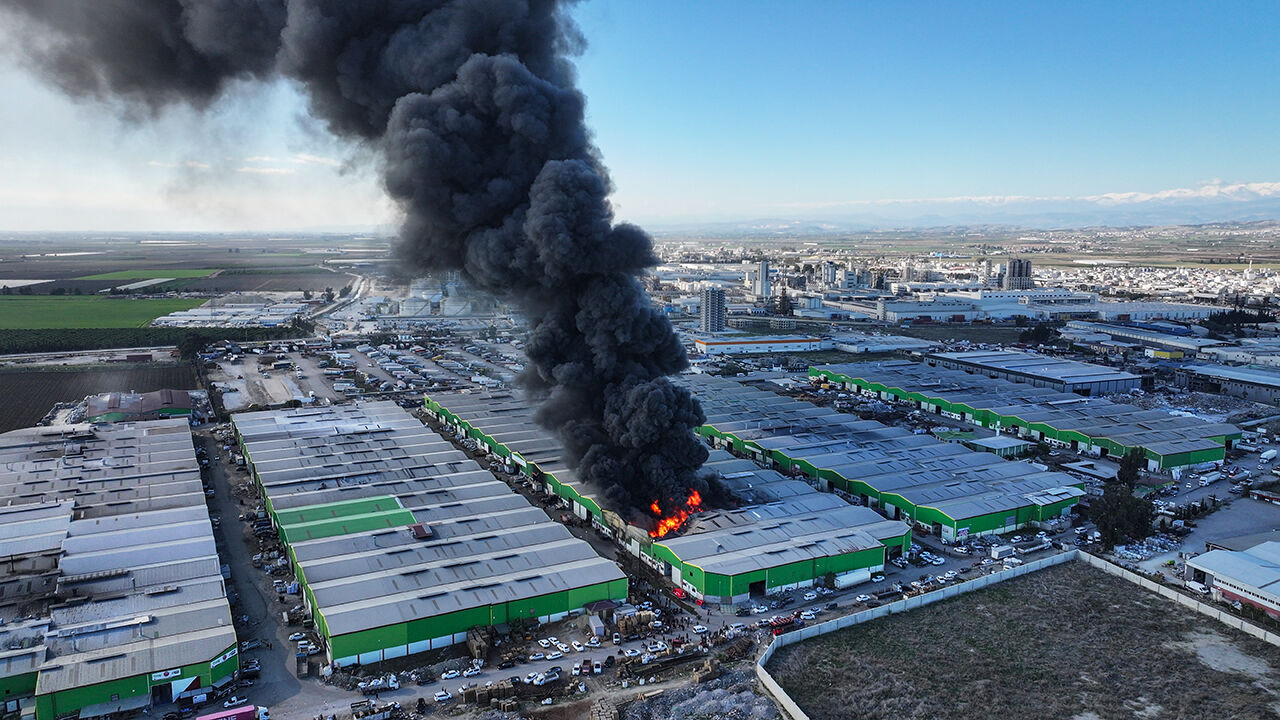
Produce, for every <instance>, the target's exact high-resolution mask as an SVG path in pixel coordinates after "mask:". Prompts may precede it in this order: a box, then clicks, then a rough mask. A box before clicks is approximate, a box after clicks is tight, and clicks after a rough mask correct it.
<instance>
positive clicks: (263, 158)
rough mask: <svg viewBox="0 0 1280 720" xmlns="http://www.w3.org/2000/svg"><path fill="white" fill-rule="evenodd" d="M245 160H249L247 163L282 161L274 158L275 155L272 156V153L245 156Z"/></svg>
mask: <svg viewBox="0 0 1280 720" xmlns="http://www.w3.org/2000/svg"><path fill="white" fill-rule="evenodd" d="M244 161H245V162H247V163H274V162H280V160H279V159H277V158H274V157H271V156H270V155H254V156H253V157H247V158H245V159H244Z"/></svg>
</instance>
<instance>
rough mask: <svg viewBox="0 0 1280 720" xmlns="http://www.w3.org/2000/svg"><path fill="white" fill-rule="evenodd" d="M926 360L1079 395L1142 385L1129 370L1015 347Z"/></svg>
mask: <svg viewBox="0 0 1280 720" xmlns="http://www.w3.org/2000/svg"><path fill="white" fill-rule="evenodd" d="M925 363H927V364H928V365H929V366H930V367H934V366H936V367H940V368H946V369H949V370H963V371H965V372H968V373H981V374H982V375H985V376H987V377H989V378H995V379H1001V380H1009V381H1011V382H1015V383H1027V384H1029V385H1031V386H1032V387H1038V388H1049V389H1051V390H1057V391H1058V392H1069V393H1077V394H1080V395H1105V394H1109V393H1119V392H1126V391H1128V390H1133V389H1135V388H1140V387H1142V378H1141V377H1140V376H1138V375H1134V374H1132V373H1127V372H1121V371H1119V370H1113V369H1111V368H1109V367H1103V366H1101V365H1091V364H1089V363H1082V362H1076V361H1074V360H1062V359H1060V358H1053V357H1046V356H1044V355H1036V354H1033V353H1025V352H1018V351H1016V350H971V351H968V352H943V353H930V354H929V355H926V356H925Z"/></svg>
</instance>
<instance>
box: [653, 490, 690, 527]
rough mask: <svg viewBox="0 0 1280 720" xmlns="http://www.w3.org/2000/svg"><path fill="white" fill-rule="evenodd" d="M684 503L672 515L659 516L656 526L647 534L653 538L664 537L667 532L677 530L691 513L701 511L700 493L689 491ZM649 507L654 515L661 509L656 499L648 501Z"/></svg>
mask: <svg viewBox="0 0 1280 720" xmlns="http://www.w3.org/2000/svg"><path fill="white" fill-rule="evenodd" d="M684 504H685V507H683V508H680V509H679V510H676V511H675V514H674V515H668V516H667V517H659V518H658V525H657V527H655V528H654V529H653V530H650V531H649V536H650V537H655V538H660V537H664V536H665V535H667V534H668V533H670V532H672V531H674V530H678V529H679V528H680V526H681V525H684V523H685V521H686V520H688V519H689V516H690V515H692V514H693V513H696V512H702V493H699V492H698V491H697V490H693V491H691V492H690V493H689V499H688V500H686V501H685V503H684ZM649 509H650V510H652V511H653V514H654V515H661V514H662V509H661V508H659V507H658V501H657V500H654V501H653V502H652V503H650V505H649Z"/></svg>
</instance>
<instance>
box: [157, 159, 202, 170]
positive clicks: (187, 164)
mask: <svg viewBox="0 0 1280 720" xmlns="http://www.w3.org/2000/svg"><path fill="white" fill-rule="evenodd" d="M147 165H150V166H151V167H158V168H168V169H170V170H176V169H178V168H180V167H184V168H191V169H192V170H208V169H209V163H205V162H200V161H199V160H186V161H184V162H180V163H173V162H161V161H159V160H148V161H147Z"/></svg>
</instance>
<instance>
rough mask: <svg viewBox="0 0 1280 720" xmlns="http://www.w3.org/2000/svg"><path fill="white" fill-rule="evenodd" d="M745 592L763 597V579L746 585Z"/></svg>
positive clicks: (752, 595)
mask: <svg viewBox="0 0 1280 720" xmlns="http://www.w3.org/2000/svg"><path fill="white" fill-rule="evenodd" d="M747 592H749V593H750V594H751V597H764V581H763V580H761V581H760V582H753V583H751V584H750V585H748V586H747Z"/></svg>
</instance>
